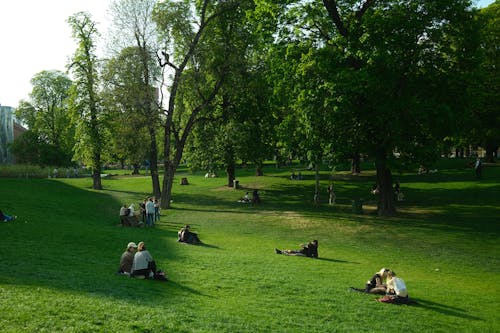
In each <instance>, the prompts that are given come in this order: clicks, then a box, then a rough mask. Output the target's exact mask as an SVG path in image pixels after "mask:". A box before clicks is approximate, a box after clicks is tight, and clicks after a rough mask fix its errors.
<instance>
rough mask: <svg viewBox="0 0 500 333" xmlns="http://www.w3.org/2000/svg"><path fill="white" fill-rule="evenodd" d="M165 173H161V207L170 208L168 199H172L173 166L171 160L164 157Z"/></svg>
mask: <svg viewBox="0 0 500 333" xmlns="http://www.w3.org/2000/svg"><path fill="white" fill-rule="evenodd" d="M164 166H165V174H164V175H163V191H162V192H161V202H160V205H161V208H164V209H168V208H170V201H171V200H172V184H173V182H174V174H175V168H174V164H173V163H172V161H170V160H168V159H166V160H165V163H164Z"/></svg>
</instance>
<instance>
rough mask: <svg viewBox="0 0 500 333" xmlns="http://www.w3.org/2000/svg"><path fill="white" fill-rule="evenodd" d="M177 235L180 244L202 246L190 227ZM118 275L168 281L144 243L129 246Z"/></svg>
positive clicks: (131, 243) (132, 243) (123, 255)
mask: <svg viewBox="0 0 500 333" xmlns="http://www.w3.org/2000/svg"><path fill="white" fill-rule="evenodd" d="M177 235H178V236H179V239H178V240H177V241H178V242H182V243H187V244H201V240H200V238H199V237H198V234H197V233H195V232H192V231H191V227H190V226H189V225H185V226H184V227H182V228H181V229H180V230H179V232H178V233H177ZM117 273H118V274H122V275H128V276H130V277H135V278H139V279H154V280H164V281H166V280H167V277H166V275H165V273H164V272H162V271H161V270H157V268H156V263H155V261H154V260H153V257H152V256H151V254H150V253H149V251H148V250H146V244H144V242H139V244H135V243H134V242H130V243H128V244H127V249H126V250H125V252H123V254H122V256H121V258H120V267H119V269H118V272H117Z"/></svg>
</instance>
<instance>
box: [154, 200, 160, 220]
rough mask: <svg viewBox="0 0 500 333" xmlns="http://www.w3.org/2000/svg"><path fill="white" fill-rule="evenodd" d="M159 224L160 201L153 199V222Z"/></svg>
mask: <svg viewBox="0 0 500 333" xmlns="http://www.w3.org/2000/svg"><path fill="white" fill-rule="evenodd" d="M156 221H158V222H160V201H158V199H156V198H155V222H156Z"/></svg>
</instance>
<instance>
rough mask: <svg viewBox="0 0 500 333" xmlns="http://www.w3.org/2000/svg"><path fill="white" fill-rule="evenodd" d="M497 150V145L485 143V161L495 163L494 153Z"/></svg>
mask: <svg viewBox="0 0 500 333" xmlns="http://www.w3.org/2000/svg"><path fill="white" fill-rule="evenodd" d="M497 150H498V146H494V145H487V146H486V159H485V161H486V162H487V163H495V157H496V156H495V155H496V152H497Z"/></svg>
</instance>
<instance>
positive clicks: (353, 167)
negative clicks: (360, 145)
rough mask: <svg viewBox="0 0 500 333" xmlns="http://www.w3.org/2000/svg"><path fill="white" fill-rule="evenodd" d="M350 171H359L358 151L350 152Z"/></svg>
mask: <svg viewBox="0 0 500 333" xmlns="http://www.w3.org/2000/svg"><path fill="white" fill-rule="evenodd" d="M351 173H352V174H358V173H361V156H360V155H359V153H358V152H355V153H354V154H352V159H351Z"/></svg>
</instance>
